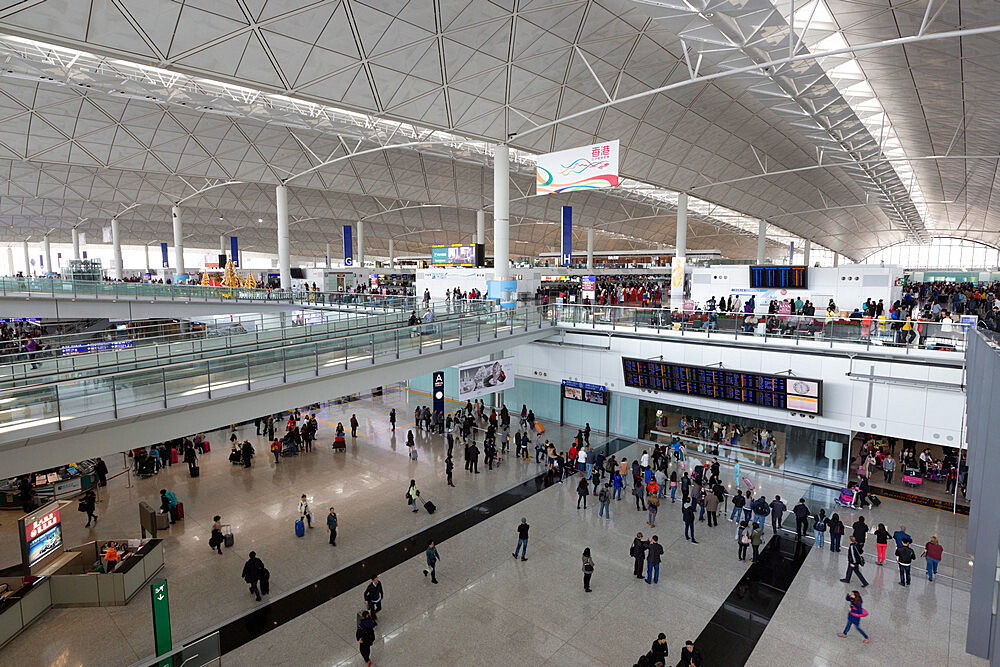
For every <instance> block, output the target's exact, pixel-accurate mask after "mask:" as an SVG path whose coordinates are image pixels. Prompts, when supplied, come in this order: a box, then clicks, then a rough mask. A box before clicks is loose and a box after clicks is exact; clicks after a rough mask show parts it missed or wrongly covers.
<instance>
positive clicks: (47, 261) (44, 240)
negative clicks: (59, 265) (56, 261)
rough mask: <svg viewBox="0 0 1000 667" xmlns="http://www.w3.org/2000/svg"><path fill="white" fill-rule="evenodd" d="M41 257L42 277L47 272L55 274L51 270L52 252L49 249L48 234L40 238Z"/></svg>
mask: <svg viewBox="0 0 1000 667" xmlns="http://www.w3.org/2000/svg"><path fill="white" fill-rule="evenodd" d="M42 256H43V257H44V258H45V266H43V267H42V275H43V276H44V275H45V273H46V272H48V271H52V272H53V273H55V270H54V269H53V268H52V251H51V249H50V248H49V235H48V234H46V235H45V236H43V237H42Z"/></svg>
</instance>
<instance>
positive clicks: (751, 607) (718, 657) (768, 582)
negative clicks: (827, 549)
mask: <svg viewBox="0 0 1000 667" xmlns="http://www.w3.org/2000/svg"><path fill="white" fill-rule="evenodd" d="M810 548H811V547H810V546H809V545H808V544H806V543H805V542H797V541H795V540H792V539H788V538H784V537H780V536H777V535H775V536H773V537H771V540H770V541H769V542H768V543H767V544H766V545H765V546H764V548H763V549H762V550H761V552H760V558H758V559H757V560H756V561H754V562H753V563H752V564H751V565H750V567H749V568H748V569H747V571H746V573H745V574H744V575H743V578H741V579H740V581H739V583H738V584H736V588H734V589H733V591H732V592H731V593H730V594H729V597H727V598H726V600H725V601H724V602H723V603H722V606H721V607H719V610H718V611H716V612H715V615H714V616H713V617H712V620H711V621H709V622H708V625H707V626H705V629H704V630H702V631H701V634H700V635H698V638H697V639H696V640H695V646H696V647H698V648H699V649H700V650H701V652H702V655H703V656H704V664H706V665H745V664H746V663H747V661H748V660H749V659H750V654H751V653H753V650H754V647H755V646H756V645H757V642H758V641H759V640H760V637H761V635H762V634H763V633H764V628H766V627H767V624H768V622H769V621H770V620H771V617H772V616H773V615H774V612H775V610H776V609H777V608H778V605H779V604H781V600H782V599H783V598H784V597H785V593H786V592H787V591H788V587H789V586H791V585H792V580H794V579H795V575H796V574H798V572H799V568H800V567H802V563H803V562H804V561H805V559H806V555H807V554H808V553H809V549H810ZM750 553H752V551H751V552H750Z"/></svg>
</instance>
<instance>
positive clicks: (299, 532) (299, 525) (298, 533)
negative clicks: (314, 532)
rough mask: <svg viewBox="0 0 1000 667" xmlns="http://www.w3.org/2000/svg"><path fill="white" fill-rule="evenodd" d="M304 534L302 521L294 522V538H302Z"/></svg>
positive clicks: (304, 528) (304, 529) (304, 525)
mask: <svg viewBox="0 0 1000 667" xmlns="http://www.w3.org/2000/svg"><path fill="white" fill-rule="evenodd" d="M305 534H306V524H305V522H304V521H303V520H302V519H299V520H297V521H296V522H295V537H302V536H303V535H305Z"/></svg>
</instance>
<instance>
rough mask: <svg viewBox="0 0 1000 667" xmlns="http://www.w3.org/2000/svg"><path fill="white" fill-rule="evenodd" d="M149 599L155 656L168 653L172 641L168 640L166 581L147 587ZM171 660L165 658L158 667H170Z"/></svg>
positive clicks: (168, 620)
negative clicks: (151, 605) (151, 603)
mask: <svg viewBox="0 0 1000 667" xmlns="http://www.w3.org/2000/svg"><path fill="white" fill-rule="evenodd" d="M149 593H150V597H151V598H152V600H153V643H154V644H155V645H156V655H163V654H164V653H170V649H172V648H173V641H172V640H171V638H170V598H169V596H168V595H167V580H166V579H161V580H160V581H157V582H154V583H152V584H150V585H149ZM172 664H173V660H171V659H170V658H165V659H164V660H161V661H160V667H170V665H172Z"/></svg>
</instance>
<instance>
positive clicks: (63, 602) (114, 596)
mask: <svg viewBox="0 0 1000 667" xmlns="http://www.w3.org/2000/svg"><path fill="white" fill-rule="evenodd" d="M118 542H126V540H118ZM105 543H106V541H105V540H102V541H100V542H87V543H86V544H82V545H80V546H77V547H71V548H69V549H67V550H66V551H67V552H76V553H79V554H80V557H79V558H75V559H73V561H71V562H70V563H68V564H67V565H65V566H63V567H62V568H60V569H59V570H58V571H56V572H54V573H53V574H52V575H51V576H50V579H51V580H52V605H53V606H55V607H108V606H119V605H125V604H128V602H129V600H131V599H132V598H133V597H135V595H136V593H138V592H139V591H140V590H141V589H142V587H143V586H144V585H145V584H147V583H148V582H149V581H150V580H151V579H152V578H153V577H154V576H155V575H156V573H157V572H159V571H160V569H161V568H162V567H163V540H157V539H151V540H146V541H145V543H144V544H142V545H141V546H139V547H138V548H136V549H135V550H130V551H129V552H128V554H127V555H126V556H125V557H124V558H123V559H122V560H121V562H120V563H119V564H118V565H117V567H115V568H114V569H113V570H112V571H111V572H95V571H93V566H94V564H95V563H97V562H98V560H99V554H100V553H101V551H102V548H103V546H104V544H105Z"/></svg>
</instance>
